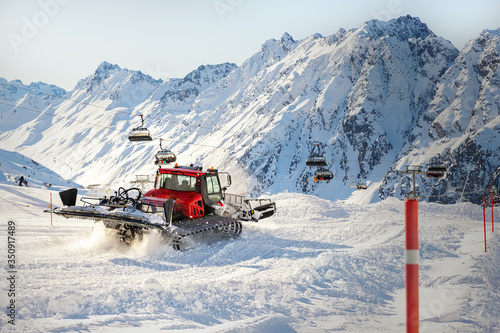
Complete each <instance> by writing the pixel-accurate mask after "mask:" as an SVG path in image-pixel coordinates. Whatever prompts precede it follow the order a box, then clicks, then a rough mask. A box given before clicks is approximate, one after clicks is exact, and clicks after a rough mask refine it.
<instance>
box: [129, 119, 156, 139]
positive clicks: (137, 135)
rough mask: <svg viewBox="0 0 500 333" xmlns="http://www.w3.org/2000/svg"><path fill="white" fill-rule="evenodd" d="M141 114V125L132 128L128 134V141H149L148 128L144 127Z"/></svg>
mask: <svg viewBox="0 0 500 333" xmlns="http://www.w3.org/2000/svg"><path fill="white" fill-rule="evenodd" d="M140 116H141V126H139V127H136V128H134V129H132V132H130V134H129V135H128V139H129V141H151V140H153V139H152V138H151V134H149V130H148V129H147V128H146V127H144V118H143V116H142V114H141V115H140Z"/></svg>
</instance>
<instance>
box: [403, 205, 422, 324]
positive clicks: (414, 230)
mask: <svg viewBox="0 0 500 333" xmlns="http://www.w3.org/2000/svg"><path fill="white" fill-rule="evenodd" d="M405 234H406V242H405V273H406V279H405V287H406V332H407V333H418V328H419V313H418V261H419V250H418V200H417V199H406V200H405Z"/></svg>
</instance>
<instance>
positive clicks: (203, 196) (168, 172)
mask: <svg viewBox="0 0 500 333" xmlns="http://www.w3.org/2000/svg"><path fill="white" fill-rule="evenodd" d="M222 191H223V188H222V187H221V185H220V181H219V174H218V172H217V170H214V169H209V170H206V171H203V170H202V168H201V167H194V166H182V167H179V166H177V165H176V166H175V167H174V168H160V169H158V171H157V173H156V180H155V188H154V189H153V190H151V191H149V192H147V193H146V194H145V195H144V196H145V197H146V198H147V197H153V198H163V199H169V198H173V199H174V200H175V202H176V207H177V208H176V210H174V219H175V218H183V217H187V218H189V219H194V218H198V217H202V216H205V215H208V214H213V213H214V212H215V211H216V207H217V205H219V206H222V203H221V200H222V199H223V193H222ZM181 213H182V215H181Z"/></svg>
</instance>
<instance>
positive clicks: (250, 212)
mask: <svg viewBox="0 0 500 333" xmlns="http://www.w3.org/2000/svg"><path fill="white" fill-rule="evenodd" d="M222 176H224V178H223V180H225V185H224V186H221V182H220V177H222ZM229 185H231V177H230V175H229V174H227V173H219V172H218V171H217V170H214V169H209V170H206V171H203V170H202V168H201V167H192V166H189V167H177V166H176V167H174V168H162V167H160V168H159V169H158V171H157V173H156V180H155V188H154V189H152V190H150V191H148V192H146V193H145V194H143V193H142V191H141V190H140V189H138V188H130V189H124V188H120V189H119V190H118V191H117V192H116V193H115V195H114V196H110V197H109V198H107V197H104V198H90V197H82V198H81V201H82V202H83V203H84V204H83V206H76V199H77V189H75V188H73V189H69V190H66V191H62V192H60V193H59V195H60V197H61V201H62V203H63V205H64V207H62V208H54V209H53V210H51V211H47V212H52V213H54V214H58V215H62V216H64V217H66V218H83V219H91V220H94V221H96V222H102V223H103V224H104V225H105V226H106V227H107V228H110V229H114V230H116V232H117V235H118V237H120V239H121V240H122V241H124V242H126V243H131V242H132V241H134V240H136V239H141V238H142V237H143V235H144V234H147V233H149V232H151V231H153V230H156V231H158V232H159V233H160V235H161V236H162V238H163V240H165V241H166V242H169V243H170V244H171V245H172V246H173V248H174V249H176V250H185V249H188V248H191V247H193V246H195V244H196V243H198V242H201V243H212V242H216V241H220V240H224V239H228V238H231V237H234V236H238V235H240V234H241V231H242V223H241V221H254V222H257V221H258V220H260V219H263V218H267V217H270V216H272V215H273V214H274V213H275V212H276V203H275V202H274V201H272V200H270V199H247V198H245V197H244V196H239V195H232V194H226V193H225V191H226V189H227V187H229Z"/></svg>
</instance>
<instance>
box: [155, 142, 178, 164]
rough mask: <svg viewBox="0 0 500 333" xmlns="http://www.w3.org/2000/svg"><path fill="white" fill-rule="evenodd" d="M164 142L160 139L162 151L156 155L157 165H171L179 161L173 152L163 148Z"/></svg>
mask: <svg viewBox="0 0 500 333" xmlns="http://www.w3.org/2000/svg"><path fill="white" fill-rule="evenodd" d="M162 140H163V139H160V150H159V151H158V152H157V153H156V155H155V164H169V163H173V162H175V161H176V160H177V156H175V154H174V153H173V152H172V151H171V150H169V149H163V147H162V146H161V141H162Z"/></svg>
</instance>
